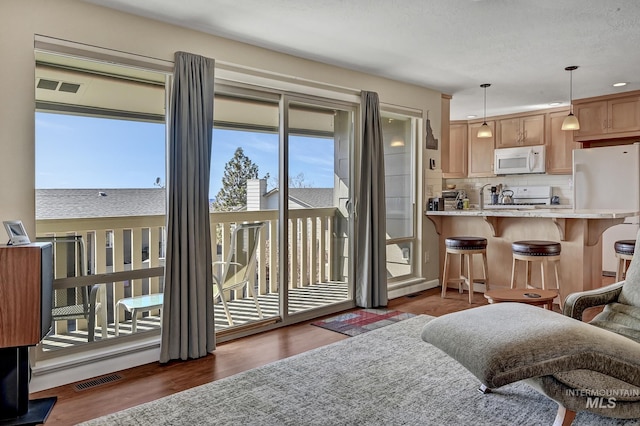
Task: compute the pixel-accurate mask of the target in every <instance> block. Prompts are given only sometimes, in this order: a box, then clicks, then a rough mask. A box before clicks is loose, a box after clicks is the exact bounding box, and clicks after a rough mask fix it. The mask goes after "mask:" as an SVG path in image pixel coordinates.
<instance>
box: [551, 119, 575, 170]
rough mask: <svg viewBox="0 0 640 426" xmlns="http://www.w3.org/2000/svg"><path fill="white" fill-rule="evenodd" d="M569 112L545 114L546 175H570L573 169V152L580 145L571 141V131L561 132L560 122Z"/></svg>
mask: <svg viewBox="0 0 640 426" xmlns="http://www.w3.org/2000/svg"><path fill="white" fill-rule="evenodd" d="M568 113H569V110H565V111H555V112H549V113H548V114H547V126H546V127H547V137H546V140H547V165H546V166H547V174H566V175H570V174H571V173H572V168H573V150H574V149H578V148H580V144H579V143H577V142H574V141H573V131H567V130H562V122H563V121H564V119H565V117H566V116H567V114H568Z"/></svg>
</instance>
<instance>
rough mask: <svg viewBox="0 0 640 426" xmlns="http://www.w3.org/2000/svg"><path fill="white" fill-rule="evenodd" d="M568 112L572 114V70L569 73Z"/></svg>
mask: <svg viewBox="0 0 640 426" xmlns="http://www.w3.org/2000/svg"><path fill="white" fill-rule="evenodd" d="M569 112H570V113H571V114H573V70H571V71H569Z"/></svg>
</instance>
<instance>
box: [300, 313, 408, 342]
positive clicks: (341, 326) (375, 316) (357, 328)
mask: <svg viewBox="0 0 640 426" xmlns="http://www.w3.org/2000/svg"><path fill="white" fill-rule="evenodd" d="M414 316H415V315H414V314H409V313H407V312H400V311H390V310H387V309H360V310H357V311H353V312H348V313H346V314H340V315H337V316H335V317H331V318H326V319H323V320H319V321H314V322H312V323H311V325H315V326H317V327H322V328H326V329H327V330H331V331H335V332H338V333H342V334H346V335H347V336H357V335H358V334H362V333H366V332H367V331H371V330H375V329H377V328H380V327H384V326H386V325H389V324H394V323H396V322H398V321H402V320H405V319H407V318H411V317H414Z"/></svg>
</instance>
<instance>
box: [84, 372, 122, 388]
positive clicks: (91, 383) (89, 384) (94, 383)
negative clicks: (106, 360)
mask: <svg viewBox="0 0 640 426" xmlns="http://www.w3.org/2000/svg"><path fill="white" fill-rule="evenodd" d="M122 378H123V377H122V376H120V375H119V374H109V375H107V376H102V377H98V378H95V379H90V380H86V381H84V382H80V383H78V384H76V385H74V386H73V388H74V389H75V390H76V391H78V392H79V391H83V390H87V389H93V388H95V387H98V386H101V385H106V384H107V383H113V382H117V381H119V380H122Z"/></svg>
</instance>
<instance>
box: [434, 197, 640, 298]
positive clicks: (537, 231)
mask: <svg viewBox="0 0 640 426" xmlns="http://www.w3.org/2000/svg"><path fill="white" fill-rule="evenodd" d="M538 207H539V206H536V208H534V209H507V208H499V209H491V208H485V209H484V210H479V209H473V208H472V209H469V210H445V211H427V212H425V214H426V216H427V218H428V219H429V220H430V221H431V222H432V223H433V224H434V226H435V229H436V232H437V233H438V234H439V238H440V245H439V247H440V256H439V259H440V265H439V266H440V271H442V267H443V265H444V240H445V238H447V237H449V236H461V235H466V236H477V237H485V238H487V240H488V247H487V256H488V261H489V284H490V286H494V287H495V288H507V287H509V285H510V282H511V262H512V253H511V243H512V242H514V241H519V240H548V241H559V242H560V243H561V245H562V252H561V260H560V281H561V288H560V296H561V298H562V300H564V298H565V297H566V296H567V295H568V294H569V293H573V292H576V291H583V290H590V289H593V288H598V287H600V286H601V283H602V238H601V235H602V232H604V230H605V229H607V228H609V227H611V226H613V225H617V224H619V223H622V222H624V219H625V218H627V217H632V216H638V215H640V212H638V211H631V210H575V209H571V208H538ZM477 263H480V262H477ZM452 266H453V267H455V266H454V265H452ZM519 268H520V269H519V276H518V279H517V282H518V283H519V285H520V286H521V285H522V283H524V275H523V274H524V268H523V267H519ZM453 270H456V269H453ZM539 270H540V268H539V267H535V266H534V268H532V272H533V276H532V281H533V283H536V282H540V277H539V274H540V272H539ZM441 273H442V272H441ZM536 274H537V275H538V276H537V277H536ZM474 275H475V276H480V275H481V271H480V270H478V271H474ZM520 275H522V277H521V276H520ZM548 282H554V280H548ZM482 290H484V287H483V286H481V285H478V284H476V291H482Z"/></svg>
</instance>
